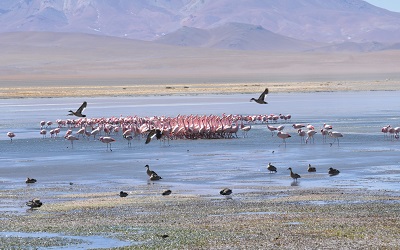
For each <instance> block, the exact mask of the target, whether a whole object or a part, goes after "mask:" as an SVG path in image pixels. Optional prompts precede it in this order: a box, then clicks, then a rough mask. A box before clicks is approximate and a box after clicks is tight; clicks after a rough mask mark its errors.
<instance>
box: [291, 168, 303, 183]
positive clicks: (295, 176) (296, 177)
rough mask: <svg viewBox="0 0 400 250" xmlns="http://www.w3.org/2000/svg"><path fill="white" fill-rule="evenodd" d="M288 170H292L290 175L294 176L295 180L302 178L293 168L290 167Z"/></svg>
mask: <svg viewBox="0 0 400 250" xmlns="http://www.w3.org/2000/svg"><path fill="white" fill-rule="evenodd" d="M288 170H290V177H292V178H293V180H294V181H297V179H298V178H301V176H300V175H299V174H297V173H293V171H292V168H288Z"/></svg>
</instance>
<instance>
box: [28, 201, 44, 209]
mask: <svg viewBox="0 0 400 250" xmlns="http://www.w3.org/2000/svg"><path fill="white" fill-rule="evenodd" d="M25 204H26V205H27V206H28V207H31V209H34V208H37V207H41V206H42V205H43V203H42V202H41V201H40V200H39V199H32V200H30V201H28V202H26V203H25Z"/></svg>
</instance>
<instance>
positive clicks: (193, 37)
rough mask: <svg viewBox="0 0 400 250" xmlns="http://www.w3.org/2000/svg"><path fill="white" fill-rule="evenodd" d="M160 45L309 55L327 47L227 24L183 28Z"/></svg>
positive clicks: (244, 26)
mask: <svg viewBox="0 0 400 250" xmlns="http://www.w3.org/2000/svg"><path fill="white" fill-rule="evenodd" d="M156 42H158V43H164V44H169V45H179V46H192V47H207V48H218V49H238V50H272V51H290V52H294V51H306V50H311V49H314V48H317V47H321V46H323V44H322V43H317V42H307V41H301V40H298V39H294V38H290V37H287V36H282V35H279V34H276V33H273V32H271V31H269V30H266V29H264V28H263V27H261V26H255V25H251V24H243V23H227V24H224V25H222V26H219V27H217V28H212V29H209V30H203V29H198V28H190V27H183V28H181V29H179V30H177V31H175V32H172V33H170V34H167V35H165V36H163V37H161V38H159V39H157V40H156Z"/></svg>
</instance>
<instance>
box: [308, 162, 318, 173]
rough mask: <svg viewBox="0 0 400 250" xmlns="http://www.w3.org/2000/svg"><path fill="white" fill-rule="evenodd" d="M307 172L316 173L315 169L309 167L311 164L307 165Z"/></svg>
mask: <svg viewBox="0 0 400 250" xmlns="http://www.w3.org/2000/svg"><path fill="white" fill-rule="evenodd" d="M307 171H308V172H317V169H316V168H315V167H311V164H308V168H307Z"/></svg>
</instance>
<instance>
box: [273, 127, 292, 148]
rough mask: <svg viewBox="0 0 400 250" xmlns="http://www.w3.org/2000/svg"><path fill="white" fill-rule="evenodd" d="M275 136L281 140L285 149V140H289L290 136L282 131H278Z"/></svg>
mask: <svg viewBox="0 0 400 250" xmlns="http://www.w3.org/2000/svg"><path fill="white" fill-rule="evenodd" d="M276 135H277V136H278V137H279V138H281V139H282V140H283V142H282V143H285V148H286V138H290V137H292V136H291V135H289V134H288V133H285V132H282V131H279V132H278V133H277V134H276ZM279 146H280V145H279Z"/></svg>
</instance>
